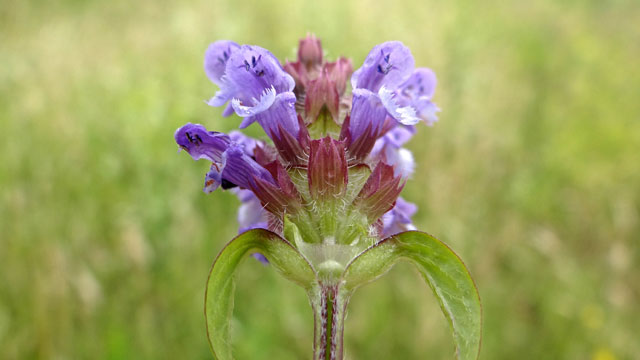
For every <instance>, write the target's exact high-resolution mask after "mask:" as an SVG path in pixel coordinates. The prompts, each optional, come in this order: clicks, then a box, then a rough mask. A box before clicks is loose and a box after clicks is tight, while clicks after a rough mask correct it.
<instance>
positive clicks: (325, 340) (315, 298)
mask: <svg viewBox="0 0 640 360" xmlns="http://www.w3.org/2000/svg"><path fill="white" fill-rule="evenodd" d="M348 295H349V294H347V293H346V292H345V291H344V290H343V289H341V288H340V287H339V286H338V285H328V286H327V285H322V284H321V285H320V286H319V287H317V288H315V289H314V291H313V292H312V293H310V294H309V296H310V300H311V305H312V307H313V310H314V322H315V327H314V340H313V359H314V360H342V358H343V354H344V351H343V341H342V338H343V333H344V316H345V312H346V307H347V303H348V302H349V296H348Z"/></svg>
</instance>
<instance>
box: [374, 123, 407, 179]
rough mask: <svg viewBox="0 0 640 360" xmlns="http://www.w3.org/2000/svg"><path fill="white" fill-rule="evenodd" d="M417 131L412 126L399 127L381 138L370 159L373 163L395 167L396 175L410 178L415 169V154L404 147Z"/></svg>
mask: <svg viewBox="0 0 640 360" xmlns="http://www.w3.org/2000/svg"><path fill="white" fill-rule="evenodd" d="M414 132H415V129H414V128H413V127H412V126H402V125H398V126H396V127H395V128H393V129H391V130H389V131H388V132H387V133H386V134H385V135H384V136H383V137H381V138H379V139H378V140H377V141H376V142H375V145H374V146H373V149H372V150H371V153H370V155H369V158H370V160H371V161H384V162H385V163H387V164H389V165H391V166H393V168H394V175H395V176H401V177H403V178H408V177H409V176H410V175H411V174H412V173H413V170H414V168H415V161H414V160H413V154H411V151H409V150H408V149H405V148H403V147H402V145H404V144H405V143H406V142H407V141H409V139H411V137H412V136H413V133H414Z"/></svg>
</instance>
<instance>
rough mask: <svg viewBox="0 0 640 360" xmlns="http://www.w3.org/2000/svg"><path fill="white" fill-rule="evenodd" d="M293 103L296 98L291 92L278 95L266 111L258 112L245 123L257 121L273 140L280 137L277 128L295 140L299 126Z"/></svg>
mask: <svg viewBox="0 0 640 360" xmlns="http://www.w3.org/2000/svg"><path fill="white" fill-rule="evenodd" d="M295 103H296V96H295V95H294V94H293V92H285V93H282V94H278V96H276V97H275V99H274V101H273V105H271V107H270V108H269V109H268V110H266V111H263V112H260V113H258V114H257V115H255V116H252V117H251V118H247V119H245V121H247V120H250V121H251V122H253V121H257V122H258V124H260V126H262V128H263V129H264V131H265V132H266V133H267V135H269V137H270V138H271V139H273V140H276V139H277V138H278V139H279V138H280V137H281V134H280V130H279V128H282V129H284V130H285V131H286V132H287V133H289V134H290V135H291V136H292V137H294V138H297V137H298V132H299V131H300V124H299V123H298V116H297V114H296V109H295ZM243 124H244V122H243Z"/></svg>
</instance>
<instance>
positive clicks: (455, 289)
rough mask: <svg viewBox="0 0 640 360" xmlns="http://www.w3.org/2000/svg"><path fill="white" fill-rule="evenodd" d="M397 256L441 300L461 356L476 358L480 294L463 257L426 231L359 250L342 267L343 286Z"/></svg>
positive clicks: (377, 272) (371, 275) (365, 278)
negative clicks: (417, 271) (406, 262)
mask: <svg viewBox="0 0 640 360" xmlns="http://www.w3.org/2000/svg"><path fill="white" fill-rule="evenodd" d="M400 259H406V260H409V261H410V262H412V263H413V264H414V265H415V266H416V267H417V268H418V270H419V271H420V274H421V275H422V276H423V277H424V279H425V281H426V282H427V284H429V286H430V287H431V290H433V293H434V294H435V296H436V298H437V299H438V301H439V302H440V307H441V308H442V311H443V312H444V315H445V316H446V318H447V320H448V321H449V324H450V325H451V329H452V331H453V336H454V340H455V343H456V348H457V357H458V359H461V360H471V359H477V357H478V354H479V351H480V339H481V332H482V307H481V305H480V296H479V295H478V290H477V289H476V286H475V284H474V283H473V280H472V279H471V275H470V274H469V271H468V270H467V268H466V267H465V265H464V263H462V260H460V258H459V257H458V256H457V255H456V254H455V253H454V252H453V251H452V250H451V249H450V248H449V247H447V245H445V244H444V243H442V242H441V241H439V240H437V239H436V238H434V237H432V236H431V235H429V234H426V233H423V232H419V231H407V232H404V233H400V234H397V235H394V236H391V237H389V238H387V239H385V240H382V241H380V242H379V243H377V244H376V245H374V246H372V247H370V248H369V249H367V250H365V251H364V252H362V253H361V254H360V255H358V257H356V258H355V259H354V260H353V261H352V262H351V264H349V266H348V267H347V270H346V271H345V275H344V280H345V287H347V288H348V289H349V290H351V291H352V290H354V289H355V288H357V287H359V286H360V285H363V284H365V283H367V282H369V281H371V280H373V279H375V278H377V277H379V276H381V275H383V274H384V273H385V272H386V271H387V270H389V269H390V268H391V267H392V266H393V264H395V263H396V262H397V261H398V260H400Z"/></svg>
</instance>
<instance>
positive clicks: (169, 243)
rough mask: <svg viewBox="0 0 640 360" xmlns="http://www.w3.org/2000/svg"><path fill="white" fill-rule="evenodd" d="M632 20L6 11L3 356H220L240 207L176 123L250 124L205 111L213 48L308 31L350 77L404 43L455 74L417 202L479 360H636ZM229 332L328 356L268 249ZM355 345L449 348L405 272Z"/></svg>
mask: <svg viewBox="0 0 640 360" xmlns="http://www.w3.org/2000/svg"><path fill="white" fill-rule="evenodd" d="M638 24H640V3H638V2H637V1H633V0H629V1H623V0H618V1H615V0H611V1H578V0H570V1H563V2H558V1H553V0H541V1H535V2H520V1H499V0H487V1H483V2H472V1H465V0H460V1H451V2H437V1H432V0H420V1H419V0H416V1H401V0H398V1H393V2H377V1H365V0H356V1H341V0H330V1H263V2H258V1H256V2H249V1H232V0H230V1H221V0H208V1H200V0H195V1H172V0H160V1H151V0H140V1H124V0H113V1H80V0H66V1H47V2H45V1H35V0H32V1H29V0H24V1H6V0H3V1H2V3H0V135H1V136H2V142H0V358H2V359H210V358H211V355H210V352H209V348H208V344H207V341H206V335H205V328H204V317H203V312H202V307H203V293H204V285H205V281H206V277H207V274H208V271H209V267H210V264H211V261H212V260H213V259H214V257H215V255H216V254H217V252H218V251H219V250H220V249H221V247H222V246H223V244H224V243H225V242H226V241H228V240H229V239H231V238H232V237H233V236H234V235H235V233H236V224H235V210H236V207H237V200H236V199H235V198H234V196H233V195H231V194H228V193H222V192H217V193H215V194H212V195H209V196H205V195H204V194H203V193H202V192H201V191H200V189H201V186H202V177H203V174H204V172H205V171H206V167H207V166H206V164H205V163H200V162H198V163H195V162H193V161H191V160H190V159H189V158H188V156H186V155H184V154H176V150H177V147H176V146H175V144H174V142H173V138H172V135H173V131H174V130H175V129H176V128H177V127H179V126H180V125H182V124H184V123H186V122H188V121H191V122H200V123H204V124H206V125H207V126H208V127H209V128H213V129H217V130H220V131H228V130H231V129H233V128H235V127H236V126H237V125H238V120H237V119H236V118H229V119H223V118H221V116H220V109H214V108H210V107H208V106H206V105H205V104H204V103H203V100H204V99H207V98H208V97H210V96H211V95H212V94H213V93H214V91H215V87H214V86H213V85H212V84H211V83H209V81H208V80H207V78H206V77H205V75H204V73H203V71H202V56H203V53H204V50H205V49H206V46H207V45H208V44H209V43H210V42H212V41H215V40H217V39H233V40H236V41H237V42H239V43H251V44H259V45H260V46H263V47H266V48H268V49H270V50H272V51H273V52H274V53H275V54H276V56H278V57H279V58H280V59H285V58H293V57H294V56H295V47H296V44H297V40H298V38H300V37H302V36H304V35H305V34H306V32H307V31H312V32H314V33H316V34H317V35H318V36H319V37H321V38H322V39H323V44H324V47H325V49H326V52H327V53H328V56H329V57H330V58H335V57H336V56H338V55H346V56H350V57H352V58H353V60H354V65H355V66H356V67H358V66H359V65H360V64H361V63H362V60H363V59H364V57H365V56H366V54H367V52H368V51H369V49H370V48H371V47H372V46H373V45H375V44H377V43H380V42H382V41H385V40H393V39H397V40H401V41H403V42H404V43H405V44H407V45H408V46H409V47H410V48H411V49H412V51H413V54H414V56H415V58H416V64H418V65H422V66H429V67H431V68H433V69H434V70H435V71H436V73H437V74H438V77H439V85H438V89H437V91H436V97H435V100H436V102H437V103H438V104H439V105H440V107H441V108H442V109H443V112H442V113H441V117H440V118H441V121H440V122H439V123H438V124H437V125H436V126H435V127H433V128H427V127H422V128H420V131H419V134H418V135H417V136H416V137H415V138H414V139H413V141H412V142H411V143H410V145H409V147H410V148H411V149H412V150H413V151H414V152H415V157H416V160H417V163H418V167H417V171H416V173H415V175H414V177H413V179H412V180H411V181H410V182H409V183H408V185H407V187H406V190H405V192H404V197H405V198H406V199H408V200H410V201H413V202H416V203H418V204H419V206H420V210H419V212H418V214H417V215H416V217H415V223H416V225H417V226H418V228H420V229H423V230H425V231H428V232H430V233H432V234H434V235H436V236H437V237H439V238H440V239H442V240H444V241H445V242H446V243H447V244H449V245H450V246H451V247H452V248H453V249H455V250H456V251H457V252H458V253H459V254H460V255H461V257H462V258H463V259H465V261H466V264H467V265H468V267H469V268H470V269H471V272H472V273H473V275H474V277H475V281H476V283H477V284H478V287H479V289H480V293H481V297H482V300H483V306H484V317H485V320H484V334H483V335H484V338H483V349H482V354H481V358H482V359H594V360H612V359H637V358H638V356H639V355H638V354H640V342H638V334H640V321H639V320H640V305H638V304H639V300H640V271H639V269H638V264H639V261H640V251H639V249H638V241H639V240H640V219H639V217H640V215H639V214H640V99H639V95H640V67H639V65H638V61H639V59H640V27H639V26H638ZM251 131H252V132H253V133H254V134H257V133H259V132H258V129H252V130H251ZM233 326H234V339H235V349H236V350H235V351H236V356H237V358H238V359H303V358H309V356H310V354H311V341H312V314H311V311H310V308H309V305H308V303H307V300H306V297H305V294H304V292H303V291H302V290H301V289H299V288H297V287H295V286H294V285H292V284H289V283H287V282H286V281H285V280H283V279H280V278H279V277H277V276H276V275H275V273H274V271H273V270H272V269H270V268H268V267H263V266H262V265H260V264H259V263H258V262H256V261H248V262H246V263H245V264H244V265H243V267H242V269H241V271H240V273H239V274H238V288H237V300H236V312H235V315H234V322H233ZM346 349H347V357H348V358H350V359H422V358H430V359H451V358H453V344H452V340H451V336H450V335H449V329H448V327H447V325H446V322H445V320H444V317H443V316H442V314H441V313H440V310H439V308H438V306H437V303H436V301H435V299H434V297H433V296H432V295H431V293H430V291H429V289H428V288H427V287H426V286H424V285H423V284H422V283H421V279H420V277H419V276H418V274H417V273H416V272H415V271H414V270H413V269H412V268H411V267H410V266H409V265H400V266H397V267H396V268H394V269H393V270H392V271H391V272H390V273H389V274H388V275H387V276H386V277H384V278H382V279H381V280H380V281H378V282H376V283H374V284H371V285H369V286H367V287H365V288H363V289H361V290H360V291H359V292H357V293H356V294H355V296H354V298H353V300H352V303H351V305H350V313H349V317H348V319H347V322H346Z"/></svg>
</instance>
